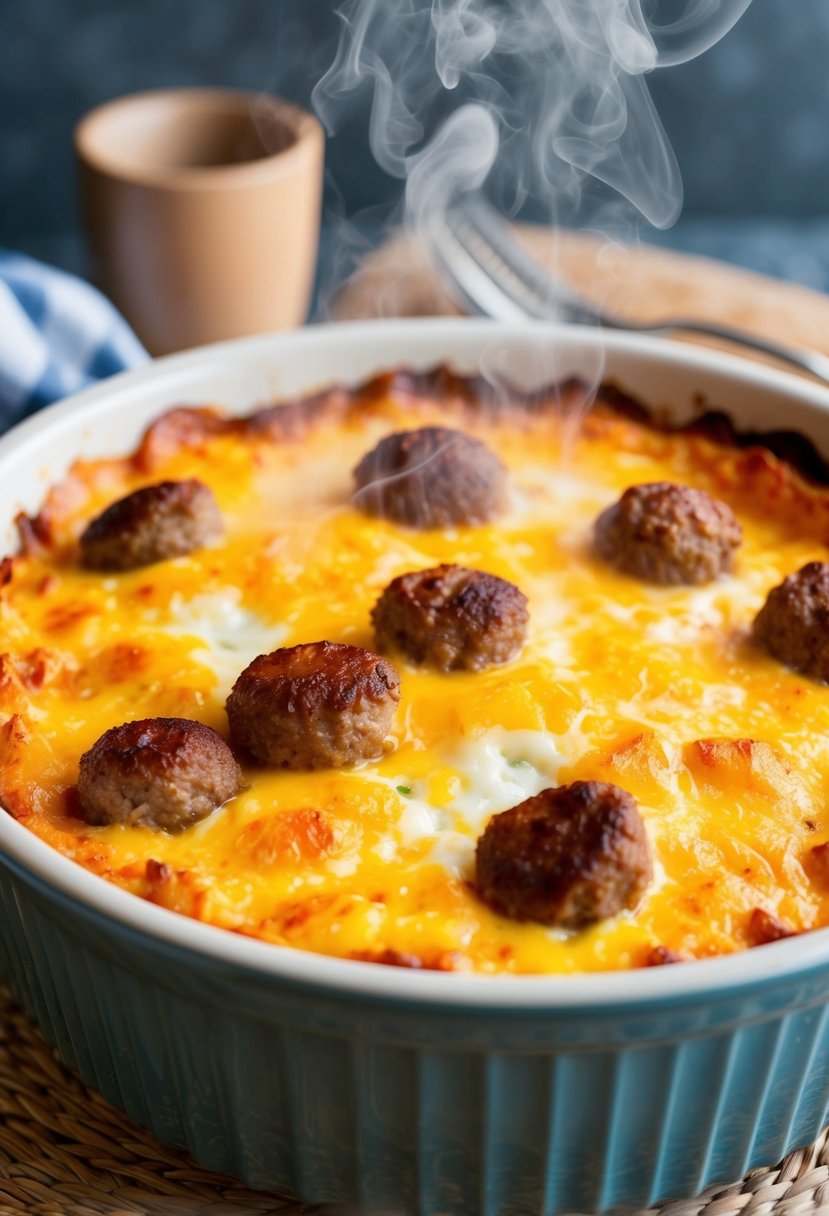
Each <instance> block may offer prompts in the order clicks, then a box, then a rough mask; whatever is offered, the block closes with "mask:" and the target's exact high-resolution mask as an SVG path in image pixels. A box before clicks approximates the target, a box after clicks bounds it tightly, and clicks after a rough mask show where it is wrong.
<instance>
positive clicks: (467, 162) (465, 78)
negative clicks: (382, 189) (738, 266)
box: [314, 0, 750, 228]
mask: <svg viewBox="0 0 829 1216" xmlns="http://www.w3.org/2000/svg"><path fill="white" fill-rule="evenodd" d="M749 3H750V0H345V3H344V5H343V7H342V9H341V10H340V16H341V18H342V22H343V30H342V36H341V38H340V42H339V47H338V50H337V53H336V57H335V59H334V61H333V63H332V64H331V66H330V68H329V69H328V71H327V72H326V73H325V75H324V77H323V78H322V79H321V80H320V82H319V84H318V85H317V87H316V89H315V91H314V104H315V107H316V109H317V112H318V113H319V115H320V117H321V118H322V120H323V122H324V123H325V125H326V126H327V128H328V130H329V132H335V131H336V129H337V126H338V124H339V123H340V122H341V121H342V119H343V117H344V115H345V114H346V113H347V112H348V111H349V103H352V104H353V103H356V101H357V99H358V97H359V96H360V94H361V91H362V90H363V89H366V88H367V89H370V90H371V92H372V101H371V117H370V130H369V137H370V143H371V148H372V152H373V154H374V156H375V158H376V160H377V162H378V164H379V165H380V166H381V167H382V168H383V169H385V170H386V172H388V173H390V174H392V175H393V176H395V177H397V178H400V179H401V180H402V181H403V182H405V203H406V211H407V217H408V219H409V222H411V223H414V224H417V225H424V224H428V222H429V220H430V218H435V217H440V216H441V215H442V214H443V213H444V211H445V208H446V206H447V204H448V203H449V202H450V201H451V200H452V198H453V197H455V196H456V195H457V194H458V193H462V192H464V191H467V190H474V189H477V188H478V187H480V186H482V185H483V184H484V182H486V183H487V191H488V192H489V193H490V194H491V195H492V196H493V198H494V200H495V201H496V202H497V203H498V205H499V206H500V207H501V208H502V209H503V210H504V211H506V212H508V213H511V214H515V213H516V212H517V211H518V210H519V209H520V208H521V207H522V206H524V204H525V203H527V202H528V201H534V202H535V203H536V204H539V203H540V204H542V205H543V207H544V209H545V212H546V215H547V218H549V219H551V220H553V221H555V222H559V223H572V222H574V221H575V220H576V219H577V218H578V212H579V206H580V205H581V203H582V201H583V198H584V195H585V190H586V188H587V189H588V192H589V190H591V189H594V188H595V186H596V183H601V184H603V185H602V186H599V191H600V192H601V189H602V188H607V187H609V188H610V190H611V191H612V192H614V193H615V195H616V196H617V197H618V196H620V197H621V199H623V200H626V201H627V204H630V205H632V206H633V207H634V208H635V209H636V211H638V212H639V213H641V215H642V216H644V217H645V219H646V220H647V221H649V222H650V223H651V224H653V225H655V226H656V227H659V228H664V227H667V226H669V225H670V224H672V223H673V222H674V220H675V219H676V218H677V215H678V214H679V210H680V206H681V201H682V186H681V181H680V177H679V172H678V168H677V164H676V161H675V158H674V156H673V153H672V151H671V148H670V145H669V143H668V140H667V138H666V136H665V132H664V130H663V128H662V124H661V123H660V121H659V118H658V116H657V114H656V111H655V109H654V106H653V103H652V101H651V98H650V94H649V92H648V89H647V84H646V79H645V78H646V76H647V74H648V73H649V72H650V71H652V70H653V69H656V68H660V67H663V66H668V65H671V64H676V63H680V62H682V61H683V60H685V59H689V58H692V57H693V56H695V55H698V54H700V52H702V51H703V50H705V49H706V48H707V47H709V46H711V45H712V44H713V43H714V42H716V41H717V40H718V39H719V38H720V37H721V36H722V35H723V34H724V33H726V31H727V30H729V29H730V28H731V26H732V25H733V24H734V23H735V22H736V21H737V19H738V18H739V17H740V15H741V14H742V13H743V12H744V11H745V9H746V8H747V7H748V4H749Z"/></svg>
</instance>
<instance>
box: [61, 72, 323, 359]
mask: <svg viewBox="0 0 829 1216" xmlns="http://www.w3.org/2000/svg"><path fill="white" fill-rule="evenodd" d="M323 143H324V139H323V133H322V128H321V127H320V124H319V123H318V122H317V120H316V119H315V118H314V117H313V115H311V114H308V113H306V112H305V111H304V110H300V109H298V108H297V107H296V106H293V105H290V104H289V103H288V102H284V101H279V100H277V99H276V98H272V97H268V96H263V95H261V94H255V93H244V92H233V91H229V90H223V89H177V90H172V91H159V92H151V93H139V94H136V95H134V96H131V97H123V98H119V99H118V100H117V101H112V102H108V103H107V104H106V105H103V106H100V107H99V108H98V109H96V110H93V111H92V112H91V113H90V114H87V115H86V117H85V118H83V119H82V120H81V122H80V123H79V124H78V127H77V128H76V131H75V148H76V151H77V154H78V158H79V161H80V172H81V193H82V202H83V207H84V218H85V221H86V226H87V230H88V236H89V242H90V249H91V253H92V259H93V269H94V272H95V276H96V278H97V280H98V282H99V283H100V285H101V287H102V288H103V290H104V291H105V292H106V293H107V295H108V296H109V297H110V299H111V300H112V301H113V303H114V304H115V305H116V306H117V307H118V308H119V309H120V310H121V312H122V313H123V314H124V316H125V317H126V319H127V320H128V321H129V323H130V325H132V327H133V329H134V330H135V332H136V333H137V334H138V336H139V338H140V339H141V341H142V342H143V343H144V345H145V346H146V347H147V349H148V350H149V351H150V352H151V353H152V354H154V355H160V354H165V353H167V352H168V351H173V350H181V349H182V348H184V347H188V346H199V345H201V344H202V343H205V342H213V341H216V340H218V339H222V338H235V337H239V336H241V335H243V334H252V333H261V332H263V331H266V330H272V329H288V328H290V327H292V326H295V325H300V324H301V323H302V322H303V321H304V320H305V317H306V315H307V311H308V304H309V301H310V296H311V289H312V286H313V280H314V270H315V266H316V257H317V243H318V238H319V223H320V203H321V193H322V167H323Z"/></svg>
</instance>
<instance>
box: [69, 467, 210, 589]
mask: <svg viewBox="0 0 829 1216" xmlns="http://www.w3.org/2000/svg"><path fill="white" fill-rule="evenodd" d="M222 530H223V528H222V517H221V515H220V513H219V508H218V505H217V503H216V499H215V498H214V497H213V492H212V491H211V490H210V489H208V487H207V486H206V485H205V484H204V483H203V482H201V481H197V480H196V479H195V478H190V479H189V480H188V481H161V482H159V483H158V484H157V485H154V486H144V487H143V489H141V490H135V491H134V493H132V494H128V495H127V496H126V498H119V499H118V501H117V502H114V503H112V504H111V505H110V506H108V507H107V508H106V510H105V511H102V513H101V514H100V515H98V516H97V517H96V518H95V519H93V520H92V522H91V523H90V524H89V526H88V527H87V529H86V531H85V532H84V533H83V535H82V536H81V539H80V546H81V559H82V561H83V564H84V565H85V566H87V567H88V568H89V569H90V570H134V569H137V568H138V567H139V566H149V565H152V563H153V562H162V561H164V560H165V559H167V558H170V557H182V556H184V554H186V553H192V552H193V550H194V549H201V548H203V547H204V546H205V545H209V544H212V543H213V542H214V541H217V540H218V539H219V537H220V536H221V535H222Z"/></svg>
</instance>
